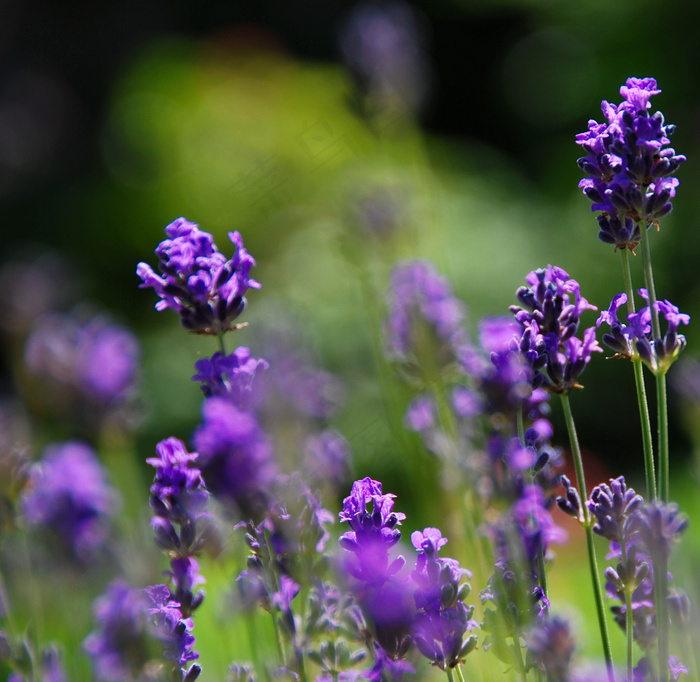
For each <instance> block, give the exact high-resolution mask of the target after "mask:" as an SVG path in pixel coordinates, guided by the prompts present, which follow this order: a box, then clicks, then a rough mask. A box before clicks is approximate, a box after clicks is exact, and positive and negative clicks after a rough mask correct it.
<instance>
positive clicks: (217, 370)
mask: <svg viewBox="0 0 700 682" xmlns="http://www.w3.org/2000/svg"><path fill="white" fill-rule="evenodd" d="M268 367H269V364H268V362H267V360H263V359H259V360H258V359H256V358H253V357H251V355H250V350H249V349H248V348H244V347H243V346H239V347H238V348H236V350H235V351H233V353H231V354H230V355H226V356H223V355H222V354H221V353H220V352H216V353H214V355H213V356H212V357H211V358H202V359H201V360H197V362H195V364H194V368H195V370H197V373H196V374H195V375H194V376H193V377H192V380H193V381H199V382H200V383H201V388H202V392H203V393H204V395H205V396H206V397H207V398H211V397H212V396H218V397H225V398H229V399H230V400H232V401H233V403H234V405H236V406H237V407H239V408H241V409H249V408H250V407H251V405H252V404H253V402H254V396H253V395H252V393H253V388H254V381H255V375H256V373H257V372H258V371H259V370H265V369H267V368H268Z"/></svg>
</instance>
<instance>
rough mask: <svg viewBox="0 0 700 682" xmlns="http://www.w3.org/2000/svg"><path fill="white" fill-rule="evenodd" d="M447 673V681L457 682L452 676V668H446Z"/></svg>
mask: <svg viewBox="0 0 700 682" xmlns="http://www.w3.org/2000/svg"><path fill="white" fill-rule="evenodd" d="M445 672H446V673H447V679H448V680H449V681H450V682H455V678H454V675H453V674H452V668H445Z"/></svg>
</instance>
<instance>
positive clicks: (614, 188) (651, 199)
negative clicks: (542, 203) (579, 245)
mask: <svg viewBox="0 0 700 682" xmlns="http://www.w3.org/2000/svg"><path fill="white" fill-rule="evenodd" d="M660 92H661V90H659V89H658V88H657V85H656V80H654V79H653V78H628V79H627V82H626V84H625V85H623V86H622V87H621V88H620V95H622V97H624V100H623V101H622V102H621V103H620V104H617V105H615V104H611V103H610V102H607V101H603V103H602V110H603V114H604V116H605V118H606V120H607V123H597V122H596V121H593V120H591V121H589V122H588V130H587V131H586V132H585V133H580V134H579V135H577V136H576V144H579V145H581V147H582V148H583V150H584V151H585V152H586V153H587V155H586V156H585V157H582V158H580V159H579V160H578V164H579V167H580V168H581V169H582V170H583V171H584V172H585V173H586V174H587V177H585V178H584V179H583V180H581V182H580V183H579V187H580V188H581V189H582V190H583V193H584V194H585V195H586V196H587V197H588V198H589V199H590V200H591V201H592V202H593V205H592V207H591V210H593V211H601V215H600V216H599V217H598V224H599V226H600V232H599V234H598V237H599V239H600V240H601V241H603V242H605V243H607V244H613V245H614V246H615V249H625V248H626V249H629V250H630V251H633V250H634V248H635V246H636V245H637V244H638V243H639V241H640V229H647V227H648V223H650V222H652V221H654V222H656V221H657V220H658V219H659V218H661V217H663V216H665V215H667V214H668V213H670V211H671V209H672V208H673V207H672V204H671V199H672V198H673V197H674V196H675V194H676V187H677V186H678V180H677V179H676V178H675V177H672V176H673V174H674V173H675V172H676V170H677V169H678V167H679V166H680V164H681V163H683V162H684V161H685V160H686V158H685V156H682V155H680V154H676V152H675V151H674V150H673V148H671V147H669V146H668V145H669V143H670V140H669V139H668V136H669V135H671V133H673V131H674V129H675V126H673V125H670V124H665V122H664V117H663V114H662V113H661V112H656V113H655V114H653V115H650V113H649V109H650V108H651V103H650V102H649V99H650V98H651V97H652V96H653V95H658V94H659V93H660ZM642 223H643V227H641V228H640V224H642Z"/></svg>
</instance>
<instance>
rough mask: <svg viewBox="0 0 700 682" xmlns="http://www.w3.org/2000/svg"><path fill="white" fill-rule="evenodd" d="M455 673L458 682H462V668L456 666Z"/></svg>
mask: <svg viewBox="0 0 700 682" xmlns="http://www.w3.org/2000/svg"><path fill="white" fill-rule="evenodd" d="M455 671H456V672H457V677H458V678H459V682H464V673H462V666H461V665H456V666H455Z"/></svg>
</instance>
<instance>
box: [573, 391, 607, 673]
mask: <svg viewBox="0 0 700 682" xmlns="http://www.w3.org/2000/svg"><path fill="white" fill-rule="evenodd" d="M561 402H562V406H563V408H564V416H565V419H566V428H567V430H568V432H569V441H570V443H571V452H572V454H573V456H574V466H575V468H576V480H577V482H578V490H579V495H580V496H581V500H582V502H583V505H582V506H583V518H584V522H583V527H584V529H585V531H586V545H587V547H588V566H589V569H590V573H591V582H592V583H593V596H594V598H595V606H596V612H597V615H598V627H599V628H600V637H601V640H602V642H603V655H604V656H605V666H606V668H607V670H608V680H609V681H610V682H615V672H614V670H613V662H612V653H611V651H610V636H609V635H608V624H607V622H606V620H605V605H604V603H603V590H602V588H601V585H600V575H599V573H598V560H597V558H596V552H595V544H594V542H593V527H592V524H591V512H590V510H589V509H588V505H587V504H586V502H587V500H588V492H587V491H586V479H585V476H584V473H583V459H582V457H581V448H580V446H579V442H578V435H577V434H576V424H575V422H574V416H573V414H572V412H571V404H570V403H569V396H568V395H567V394H566V393H562V394H561Z"/></svg>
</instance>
